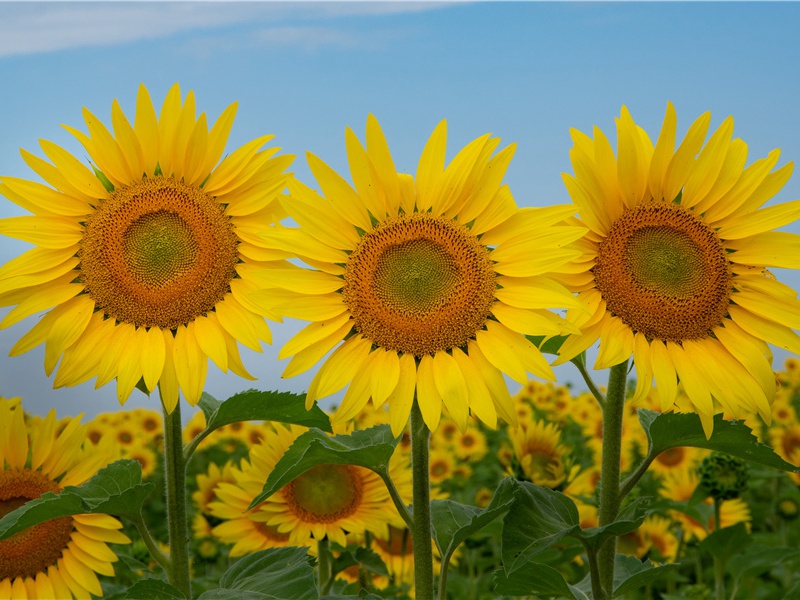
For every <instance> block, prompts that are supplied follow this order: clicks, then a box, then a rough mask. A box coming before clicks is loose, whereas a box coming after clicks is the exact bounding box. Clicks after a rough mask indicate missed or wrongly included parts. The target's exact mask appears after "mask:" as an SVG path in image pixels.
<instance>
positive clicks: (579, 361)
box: [572, 353, 606, 408]
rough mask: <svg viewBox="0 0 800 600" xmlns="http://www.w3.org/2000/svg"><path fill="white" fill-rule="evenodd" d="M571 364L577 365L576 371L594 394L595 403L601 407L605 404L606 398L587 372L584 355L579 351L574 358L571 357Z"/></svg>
mask: <svg viewBox="0 0 800 600" xmlns="http://www.w3.org/2000/svg"><path fill="white" fill-rule="evenodd" d="M572 364H573V365H575V366H576V367H578V371H579V372H580V374H581V376H582V377H583V380H584V381H585V382H586V386H587V387H588V388H589V391H590V392H591V393H592V396H594V399H595V400H597V403H598V404H599V405H600V408H603V406H604V405H605V402H606V399H605V396H603V392H601V391H600V388H598V387H597V384H595V382H594V380H593V379H592V376H591V375H590V374H589V371H588V370H587V369H586V356H585V355H584V354H583V353H581V354H579V355H578V356H576V357H575V358H573V359H572Z"/></svg>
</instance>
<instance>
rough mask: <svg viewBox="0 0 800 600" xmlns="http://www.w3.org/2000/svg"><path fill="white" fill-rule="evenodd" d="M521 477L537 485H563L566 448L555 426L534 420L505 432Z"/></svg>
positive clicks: (553, 486) (559, 431) (552, 486)
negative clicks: (509, 439)
mask: <svg viewBox="0 0 800 600" xmlns="http://www.w3.org/2000/svg"><path fill="white" fill-rule="evenodd" d="M508 436H509V438H511V443H512V445H513V447H514V455H515V456H516V458H517V461H518V462H519V466H520V469H521V471H522V475H524V477H525V478H526V479H527V480H528V481H531V482H533V483H535V484H537V485H541V486H545V487H550V488H555V487H558V486H559V485H561V484H562V483H564V480H565V479H566V468H565V465H564V456H565V455H566V453H567V452H568V451H567V448H566V447H565V446H564V445H563V444H562V443H561V430H560V429H559V428H558V426H557V425H555V424H554V423H545V422H544V421H533V422H531V423H528V424H526V425H521V426H520V427H516V428H511V429H509V430H508Z"/></svg>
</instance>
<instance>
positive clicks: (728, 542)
mask: <svg viewBox="0 0 800 600" xmlns="http://www.w3.org/2000/svg"><path fill="white" fill-rule="evenodd" d="M751 541H752V539H751V538H750V535H749V534H748V533H747V527H746V526H745V524H744V523H736V525H731V526H730V527H723V528H722V529H717V530H715V531H712V532H711V533H709V534H708V536H707V537H706V539H704V540H703V541H702V542H700V545H699V548H700V550H702V551H703V552H706V553H708V554H709V555H710V556H713V557H714V558H715V559H716V560H721V561H722V562H723V563H726V562H728V559H729V558H731V557H732V556H735V555H736V554H739V553H740V552H741V551H742V550H744V549H745V548H746V547H747V546H748V545H749V544H750V542H751Z"/></svg>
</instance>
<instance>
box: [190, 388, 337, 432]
mask: <svg viewBox="0 0 800 600" xmlns="http://www.w3.org/2000/svg"><path fill="white" fill-rule="evenodd" d="M200 408H201V409H202V410H203V412H204V413H205V415H206V429H208V430H210V431H213V430H214V429H218V428H219V427H222V426H223V425H230V424H231V423H238V422H240V421H276V422H278V423H294V424H295V425H303V426H304V427H316V428H317V429H322V430H323V431H328V432H330V431H331V422H330V419H329V418H328V415H326V414H325V412H324V411H323V410H322V409H321V408H319V406H317V405H314V406H313V408H312V409H311V410H306V398H305V395H301V394H293V393H291V392H265V391H259V390H247V391H245V392H241V393H239V394H236V395H234V396H231V397H230V398H228V399H227V400H225V401H224V402H219V401H218V400H215V399H214V398H212V397H211V396H209V395H207V394H203V396H202V397H201V398H200Z"/></svg>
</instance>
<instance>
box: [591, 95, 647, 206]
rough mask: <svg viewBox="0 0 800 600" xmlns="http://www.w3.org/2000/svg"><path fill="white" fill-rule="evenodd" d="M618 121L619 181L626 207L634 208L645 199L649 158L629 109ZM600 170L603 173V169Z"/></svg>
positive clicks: (623, 108) (623, 110) (625, 108)
mask: <svg viewBox="0 0 800 600" xmlns="http://www.w3.org/2000/svg"><path fill="white" fill-rule="evenodd" d="M616 121H617V147H618V152H617V180H618V184H619V190H620V192H621V196H622V201H623V202H624V203H625V206H627V207H628V208H632V207H634V206H636V205H637V204H639V203H640V202H641V201H642V200H643V199H644V195H645V190H646V189H647V175H648V172H647V167H648V164H647V157H646V155H645V151H644V148H643V145H642V139H641V136H640V135H639V131H638V129H637V127H636V123H634V121H633V118H632V117H631V114H630V112H628V109H627V107H625V106H623V107H622V112H621V114H620V118H619V119H617V120H616ZM595 160H596V158H595ZM599 170H600V172H601V173H602V172H603V169H602V168H601V169H599ZM606 193H607V195H608V192H606Z"/></svg>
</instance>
